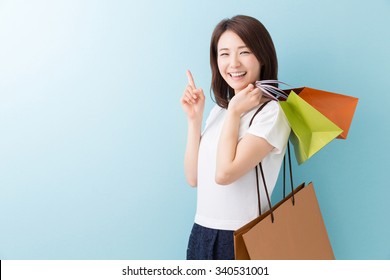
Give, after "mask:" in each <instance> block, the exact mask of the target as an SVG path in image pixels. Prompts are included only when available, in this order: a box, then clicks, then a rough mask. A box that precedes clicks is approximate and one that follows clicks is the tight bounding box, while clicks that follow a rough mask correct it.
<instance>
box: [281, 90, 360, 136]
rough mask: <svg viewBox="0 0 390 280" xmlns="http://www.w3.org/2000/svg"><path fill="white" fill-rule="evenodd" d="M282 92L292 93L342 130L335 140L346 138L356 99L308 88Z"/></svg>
mask: <svg viewBox="0 0 390 280" xmlns="http://www.w3.org/2000/svg"><path fill="white" fill-rule="evenodd" d="M283 91H284V92H286V93H287V94H288V93H290V92H291V91H294V92H295V93H296V94H298V95H299V97H301V98H302V99H303V100H305V101H306V102H307V103H309V104H310V105H311V106H313V107H314V108H315V109H317V110H318V111H319V112H320V113H321V114H323V115H324V116H325V117H327V118H328V119H329V120H331V121H332V122H333V123H334V124H336V125H337V126H338V127H340V128H341V129H342V130H343V132H342V133H341V134H340V135H339V136H337V138H339V139H346V138H347V135H348V131H349V128H350V126H351V123H352V119H353V115H354V113H355V109H356V106H357V103H358V98H356V97H353V96H348V95H343V94H339V93H334V92H329V91H324V90H319V89H314V88H310V87H300V88H293V89H286V90H283Z"/></svg>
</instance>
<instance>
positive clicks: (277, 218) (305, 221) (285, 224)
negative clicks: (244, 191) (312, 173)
mask: <svg viewBox="0 0 390 280" xmlns="http://www.w3.org/2000/svg"><path fill="white" fill-rule="evenodd" d="M293 194H294V196H293ZM293 201H294V202H293ZM272 216H273V218H272ZM253 222H254V223H255V225H252V226H251V227H250V228H249V229H248V230H246V231H245V232H244V233H242V238H243V242H244V243H245V248H246V250H247V252H248V256H249V259H272V260H331V259H335V257H334V254H333V250H332V246H331V243H330V240H329V238H328V234H327V231H326V228H325V224H324V221H323V219H322V215H321V211H320V208H319V205H318V201H317V198H316V195H315V192H314V187H313V184H312V183H310V184H309V185H308V186H306V187H305V186H304V185H301V186H299V187H298V188H296V189H295V190H294V191H293V192H292V193H291V194H290V195H288V196H287V197H285V198H284V199H283V200H282V201H280V202H279V203H278V204H276V205H275V206H273V207H272V208H271V209H270V210H268V211H267V212H266V213H264V214H263V215H261V216H260V217H258V218H257V219H256V222H255V221H253ZM240 230H241V229H240ZM240 230H239V231H240Z"/></svg>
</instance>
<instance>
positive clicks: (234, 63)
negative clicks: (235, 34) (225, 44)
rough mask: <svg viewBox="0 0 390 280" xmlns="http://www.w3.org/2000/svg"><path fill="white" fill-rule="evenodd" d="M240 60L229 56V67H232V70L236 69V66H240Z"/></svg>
mask: <svg viewBox="0 0 390 280" xmlns="http://www.w3.org/2000/svg"><path fill="white" fill-rule="evenodd" d="M240 64H241V63H240V59H239V57H238V56H236V55H232V56H230V67H233V68H236V67H238V66H240Z"/></svg>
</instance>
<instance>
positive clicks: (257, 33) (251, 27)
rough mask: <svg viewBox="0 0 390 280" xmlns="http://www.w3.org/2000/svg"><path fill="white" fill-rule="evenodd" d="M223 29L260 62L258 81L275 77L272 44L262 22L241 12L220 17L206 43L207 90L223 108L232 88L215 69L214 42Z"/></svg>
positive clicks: (216, 51) (226, 104)
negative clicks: (220, 19) (233, 35)
mask: <svg viewBox="0 0 390 280" xmlns="http://www.w3.org/2000/svg"><path fill="white" fill-rule="evenodd" d="M227 30H230V31H232V32H234V33H236V34H237V35H238V36H239V37H240V38H241V40H242V41H243V42H244V43H245V45H246V46H247V47H248V48H249V49H250V50H251V51H252V53H253V54H254V55H255V56H256V58H257V60H258V61H259V62H260V63H261V69H260V77H259V78H260V80H277V78H278V59H277V56H276V51H275V46H274V43H273V42H272V38H271V36H270V34H269V33H268V31H267V29H266V28H265V27H264V25H263V24H262V23H261V22H260V21H258V20H257V19H255V18H253V17H249V16H243V15H237V16H235V17H232V18H231V19H224V20H222V21H221V22H220V23H218V25H217V26H216V27H215V29H214V31H213V34H212V36H211V43H210V65H211V72H212V79H211V90H212V91H213V93H214V97H215V102H216V103H217V104H218V105H219V106H220V107H222V108H227V107H228V104H229V100H230V99H231V98H232V97H233V96H234V90H233V88H231V87H230V86H229V85H228V84H227V83H226V81H225V80H224V79H223V78H222V76H221V73H220V72H219V69H218V50H217V47H218V41H219V39H220V37H221V35H222V34H223V33H224V32H225V31H227Z"/></svg>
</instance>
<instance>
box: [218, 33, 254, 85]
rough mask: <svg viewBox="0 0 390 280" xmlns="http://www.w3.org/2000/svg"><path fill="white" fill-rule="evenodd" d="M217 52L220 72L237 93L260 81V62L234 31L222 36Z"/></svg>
mask: <svg viewBox="0 0 390 280" xmlns="http://www.w3.org/2000/svg"><path fill="white" fill-rule="evenodd" d="M217 52H218V53H217V55H218V69H219V72H220V73H221V75H222V77H223V79H224V80H225V81H226V82H227V84H228V85H229V86H230V87H232V88H233V89H234V92H235V93H237V92H239V91H241V90H242V89H244V88H246V87H247V86H248V85H249V84H253V83H254V82H256V81H257V80H259V79H260V66H261V65H260V62H259V61H258V60H257V58H256V56H255V55H254V54H253V53H252V51H251V50H250V49H249V48H248V47H247V46H246V45H245V43H244V42H243V41H242V40H241V38H240V37H239V36H238V35H237V34H236V33H234V32H233V31H230V30H227V31H225V32H224V33H223V34H222V35H221V37H220V38H219V41H218V46H217Z"/></svg>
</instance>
